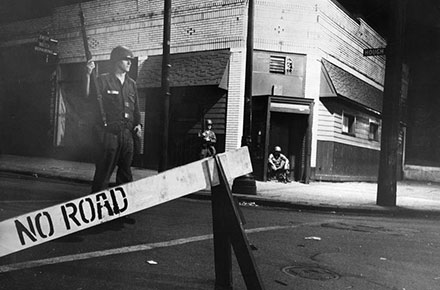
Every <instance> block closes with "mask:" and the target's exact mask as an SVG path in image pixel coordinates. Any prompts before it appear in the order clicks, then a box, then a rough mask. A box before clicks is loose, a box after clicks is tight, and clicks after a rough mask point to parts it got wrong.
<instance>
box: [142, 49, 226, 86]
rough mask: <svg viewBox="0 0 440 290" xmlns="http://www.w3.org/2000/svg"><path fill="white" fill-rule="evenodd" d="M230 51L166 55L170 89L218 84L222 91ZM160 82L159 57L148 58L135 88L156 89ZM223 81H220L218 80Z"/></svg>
mask: <svg viewBox="0 0 440 290" xmlns="http://www.w3.org/2000/svg"><path fill="white" fill-rule="evenodd" d="M229 55H230V52H229V50H227V49H224V50H210V51H198V52H188V53H178V54H171V55H170V62H171V70H170V86H172V87H187V86H205V85H220V84H221V85H222V88H224V89H226V88H227V87H225V85H227V84H225V81H226V82H227V78H226V77H225V75H224V74H225V73H226V74H227V73H228V72H227V71H226V69H227V66H228V61H229ZM161 79H162V55H153V56H149V57H148V59H147V60H146V61H145V62H144V63H143V64H142V67H141V68H140V70H139V76H138V79H137V85H138V87H139V88H159V87H161ZM222 80H223V81H222Z"/></svg>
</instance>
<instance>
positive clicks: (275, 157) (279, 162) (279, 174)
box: [268, 146, 290, 183]
mask: <svg viewBox="0 0 440 290" xmlns="http://www.w3.org/2000/svg"><path fill="white" fill-rule="evenodd" d="M268 163H269V164H268V165H269V166H268V171H269V172H268V174H269V176H268V177H269V178H268V179H269V180H277V181H279V182H284V183H287V182H290V180H289V178H288V175H289V167H290V164H289V159H287V157H286V156H285V155H284V154H283V153H281V147H280V146H275V148H274V151H273V153H271V154H269V159H268Z"/></svg>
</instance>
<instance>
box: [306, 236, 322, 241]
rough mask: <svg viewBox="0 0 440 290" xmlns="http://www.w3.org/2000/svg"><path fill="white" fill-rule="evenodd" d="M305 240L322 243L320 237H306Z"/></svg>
mask: <svg viewBox="0 0 440 290" xmlns="http://www.w3.org/2000/svg"><path fill="white" fill-rule="evenodd" d="M304 240H314V241H320V240H321V238H320V237H305V238H304Z"/></svg>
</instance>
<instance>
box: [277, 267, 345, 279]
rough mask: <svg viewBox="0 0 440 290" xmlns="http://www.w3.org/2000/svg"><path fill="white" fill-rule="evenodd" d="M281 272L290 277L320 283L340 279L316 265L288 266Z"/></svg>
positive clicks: (333, 273) (337, 275) (335, 274)
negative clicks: (318, 281)
mask: <svg viewBox="0 0 440 290" xmlns="http://www.w3.org/2000/svg"><path fill="white" fill-rule="evenodd" d="M283 272H284V273H286V274H287V275H291V276H297V277H301V278H305V279H311V280H320V281H326V280H333V279H339V277H340V276H339V274H337V273H335V272H333V271H331V270H329V269H325V268H322V267H320V266H317V265H298V266H288V267H285V268H284V269H283Z"/></svg>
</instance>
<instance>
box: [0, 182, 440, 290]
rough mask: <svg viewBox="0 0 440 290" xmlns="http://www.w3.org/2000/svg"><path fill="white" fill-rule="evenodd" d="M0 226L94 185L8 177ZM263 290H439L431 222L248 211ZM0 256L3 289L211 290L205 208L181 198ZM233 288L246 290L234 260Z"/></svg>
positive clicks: (0, 201) (0, 199) (435, 228)
mask: <svg viewBox="0 0 440 290" xmlns="http://www.w3.org/2000/svg"><path fill="white" fill-rule="evenodd" d="M1 177H2V178H1V179H0V221H1V220H4V219H7V218H11V217H14V216H17V215H20V214H23V213H26V212H29V211H32V210H36V209H40V208H44V207H47V206H50V205H53V204H56V203H60V202H63V201H67V200H70V199H72V198H76V197H79V196H81V195H83V194H86V193H88V185H85V184H77V183H71V182H64V181H59V180H57V181H55V180H51V179H44V178H39V179H32V178H30V177H26V176H18V175H7V176H6V175H2V176H1ZM240 208H241V209H242V211H243V215H244V217H245V220H246V224H245V226H244V227H245V229H246V233H247V237H248V239H249V242H250V243H251V244H252V245H253V249H254V250H253V251H252V253H253V255H254V257H255V261H256V263H257V265H258V269H259V272H260V274H261V277H262V280H263V282H264V286H265V289H270V290H278V289H306V290H307V289H313V290H316V289H365V290H367V289H368V290H376V289H377V290H382V289H390V290H395V289H405V290H409V289H418V290H420V289H425V290H430V289H432V290H434V289H440V268H439V267H438V264H439V262H440V251H439V248H440V239H439V235H440V227H439V225H438V220H437V219H436V218H435V217H432V218H429V219H427V218H425V219H421V218H398V217H390V216H385V215H374V216H372V215H369V216H363V215H358V214H350V215H343V214H336V213H333V214H332V213H320V212H307V211H298V210H285V209H279V208H269V207H263V206H253V205H252V204H243V206H241V207H240ZM131 217H132V218H133V219H134V220H135V223H134V224H131V223H124V222H122V221H120V220H116V221H113V222H110V223H105V224H102V225H99V226H97V227H94V228H91V229H88V230H85V231H82V232H78V233H76V234H72V235H70V236H66V237H64V238H61V239H58V240H55V241H52V242H48V243H45V244H42V245H39V246H36V247H33V248H30V249H27V250H24V251H21V252H17V253H15V254H12V255H8V256H5V257H2V258H0V289H8V290H10V289H45V290H47V289H49V290H50V289H54V290H55V289H57V290H58V289H74V290H79V289H81V290H85V289H94V290H96V289H98V290H99V289H127V290H131V289H136V290H137V289H161V290H162V289H164V290H167V289H214V284H215V275H214V258H213V240H212V221H211V205H210V201H209V200H205V201H201V200H193V199H187V198H182V199H178V200H176V201H172V202H169V203H166V204H162V205H159V206H156V207H153V208H150V209H148V210H144V211H141V212H139V213H136V214H134V215H132V216H131ZM233 278H234V288H233V289H246V286H245V284H244V282H243V279H242V276H241V272H240V269H239V267H238V264H237V261H236V260H235V258H234V259H233Z"/></svg>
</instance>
